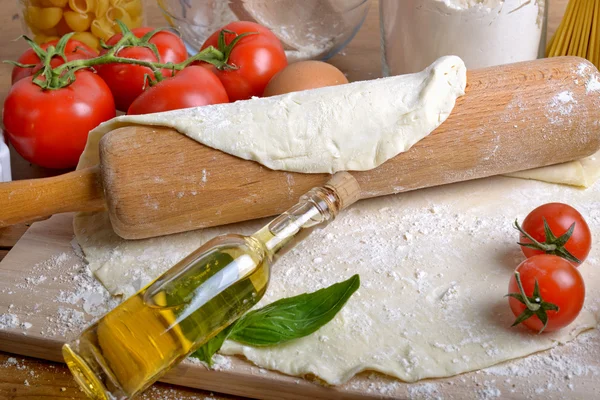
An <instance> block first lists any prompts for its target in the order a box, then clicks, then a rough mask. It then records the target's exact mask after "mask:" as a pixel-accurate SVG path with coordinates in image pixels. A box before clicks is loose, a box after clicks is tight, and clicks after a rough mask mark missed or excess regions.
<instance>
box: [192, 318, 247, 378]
mask: <svg viewBox="0 0 600 400" xmlns="http://www.w3.org/2000/svg"><path fill="white" fill-rule="evenodd" d="M238 321H239V320H238ZM235 324H236V323H235V322H234V323H233V324H231V325H229V326H228V327H227V328H225V329H223V330H222V331H221V332H219V333H217V334H216V335H215V336H213V337H212V338H210V339H209V340H208V342H206V343H204V344H203V345H202V346H201V347H200V348H199V349H198V350H196V351H195V352H193V353H192V354H190V357H194V358H197V359H198V360H200V361H203V362H205V363H207V364H208V366H209V367H212V366H213V364H214V363H213V360H212V358H213V356H214V355H215V353H216V352H217V351H219V349H221V346H223V342H224V341H225V339H227V337H228V336H229V333H230V332H231V329H232V328H233V327H234V326H235Z"/></svg>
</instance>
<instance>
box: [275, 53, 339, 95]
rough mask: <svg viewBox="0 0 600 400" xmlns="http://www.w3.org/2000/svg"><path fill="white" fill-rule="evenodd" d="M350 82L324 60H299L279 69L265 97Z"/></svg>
mask: <svg viewBox="0 0 600 400" xmlns="http://www.w3.org/2000/svg"><path fill="white" fill-rule="evenodd" d="M344 83H348V79H346V76H345V75H344V74H343V73H342V71H340V70H339V69H337V68H336V67H334V66H333V65H331V64H327V63H325V62H322V61H299V62H296V63H293V64H290V65H288V66H287V67H285V68H284V69H282V70H281V71H279V72H278V73H277V74H276V75H275V76H274V77H273V78H272V79H271V81H270V82H269V84H268V85H267V87H266V88H265V92H264V93H263V96H264V97H269V96H275V95H278V94H284V93H290V92H299V91H301V90H308V89H316V88H320V87H324V86H334V85H343V84H344Z"/></svg>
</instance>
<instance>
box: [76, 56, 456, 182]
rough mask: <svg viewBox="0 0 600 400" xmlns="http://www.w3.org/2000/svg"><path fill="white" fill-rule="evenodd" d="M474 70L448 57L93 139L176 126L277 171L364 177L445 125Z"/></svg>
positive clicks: (172, 116)
mask: <svg viewBox="0 0 600 400" xmlns="http://www.w3.org/2000/svg"><path fill="white" fill-rule="evenodd" d="M466 79H467V78H466V68H465V65H464V63H463V62H462V60H461V59H460V58H458V57H454V56H449V57H442V58H440V59H439V60H437V61H436V62H434V63H433V64H432V65H431V66H429V67H428V68H427V69H425V70H424V71H422V72H419V73H416V74H410V75H401V76H395V77H390V78H382V79H374V80H370V81H361V82H353V83H349V84H346V85H340V86H335V87H325V88H319V89H313V90H306V91H302V92H295V93H288V94H284V95H281V96H273V97H268V98H254V99H250V100H246V101H237V102H235V103H228V104H215V105H210V106H204V107H197V108H188V109H184V110H175V111H169V112H164V113H156V114H147V115H135V116H122V117H117V118H114V119H112V120H110V121H108V122H106V123H104V124H102V125H100V126H99V127H98V128H96V129H94V130H93V131H92V132H91V133H90V139H89V140H88V145H87V146H86V147H87V149H86V152H87V151H88V150H89V151H92V152H97V141H98V140H99V137H100V136H101V135H103V134H104V133H106V132H109V131H111V130H113V129H116V128H118V127H122V126H126V125H134V124H140V125H160V126H168V127H172V128H174V129H176V130H178V131H179V132H181V133H183V134H185V135H187V136H189V137H190V138H192V139H194V140H196V141H198V142H200V143H202V144H205V145H207V146H210V147H212V148H215V149H218V150H221V151H224V152H226V153H229V154H232V155H234V156H237V157H240V158H243V159H246V160H254V161H257V162H259V163H261V164H263V165H265V166H267V167H269V168H271V169H275V170H286V171H295V172H307V173H321V172H325V173H333V172H337V171H347V170H352V171H362V170H368V169H372V168H375V167H377V166H378V165H380V164H382V163H384V162H385V161H387V160H388V159H390V158H392V157H395V156H396V155H398V153H401V152H404V151H406V150H408V149H409V148H410V147H411V146H412V145H413V144H415V143H416V142H418V141H419V140H421V139H423V138H424V137H425V136H427V135H428V134H429V133H431V132H432V131H433V130H434V129H435V128H437V127H438V126H439V125H441V124H442V123H443V122H444V121H445V120H446V119H447V118H448V116H449V115H450V112H451V111H452V109H453V108H454V104H455V102H456V99H457V98H458V97H459V96H462V95H463V94H464V93H465V86H466Z"/></svg>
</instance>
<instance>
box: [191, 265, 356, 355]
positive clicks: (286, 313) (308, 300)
mask: <svg viewBox="0 0 600 400" xmlns="http://www.w3.org/2000/svg"><path fill="white" fill-rule="evenodd" d="M359 287H360V277H359V276H358V275H354V276H352V277H351V278H350V279H348V280H346V281H344V282H339V283H336V284H333V285H331V286H329V287H327V288H324V289H320V290H317V291H316V292H313V293H305V294H301V295H298V296H294V297H289V298H286V299H281V300H278V301H276V302H274V303H271V304H269V305H267V306H265V307H263V308H261V309H259V310H255V311H250V312H249V313H247V314H246V315H244V316H242V317H241V318H240V319H238V320H237V321H236V322H234V323H233V324H231V325H229V326H228V327H227V328H225V329H223V330H222V331H221V332H220V333H219V334H217V335H216V336H215V337H213V338H212V339H210V340H209V341H208V342H206V343H205V344H204V345H203V346H202V347H200V348H199V349H198V350H196V351H195V352H194V353H192V354H191V357H195V358H197V359H199V360H200V361H203V362H205V363H207V364H208V365H209V366H212V365H213V362H212V357H213V355H214V354H215V353H216V352H217V351H219V349H220V348H221V346H222V345H223V342H224V341H225V340H226V339H231V340H235V341H236V342H239V343H242V344H248V345H251V346H255V347H266V346H274V345H277V344H281V343H285V342H288V341H290V340H293V339H299V338H302V337H304V336H308V335H310V334H311V333H314V332H316V331H317V330H318V329H319V328H321V327H322V326H323V325H325V324H327V323H328V322H329V321H331V320H332V319H333V317H335V316H336V314H337V313H338V312H339V311H340V310H341V309H342V307H343V306H344V305H345V304H346V302H347V301H348V299H349V298H350V296H352V294H353V293H354V292H356V290H357V289H358V288H359Z"/></svg>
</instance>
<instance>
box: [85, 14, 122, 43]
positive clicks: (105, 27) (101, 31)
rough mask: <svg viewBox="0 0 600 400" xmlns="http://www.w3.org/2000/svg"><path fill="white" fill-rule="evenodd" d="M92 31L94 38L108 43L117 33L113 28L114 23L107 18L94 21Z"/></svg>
mask: <svg viewBox="0 0 600 400" xmlns="http://www.w3.org/2000/svg"><path fill="white" fill-rule="evenodd" d="M91 31H92V34H93V35H94V36H96V37H97V38H100V39H102V40H104V41H107V40H108V39H109V38H110V37H111V36H113V35H114V34H115V33H116V31H115V29H114V28H113V23H112V22H110V21H109V20H108V19H107V18H106V17H104V18H97V19H95V20H93V21H92V27H91Z"/></svg>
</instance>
